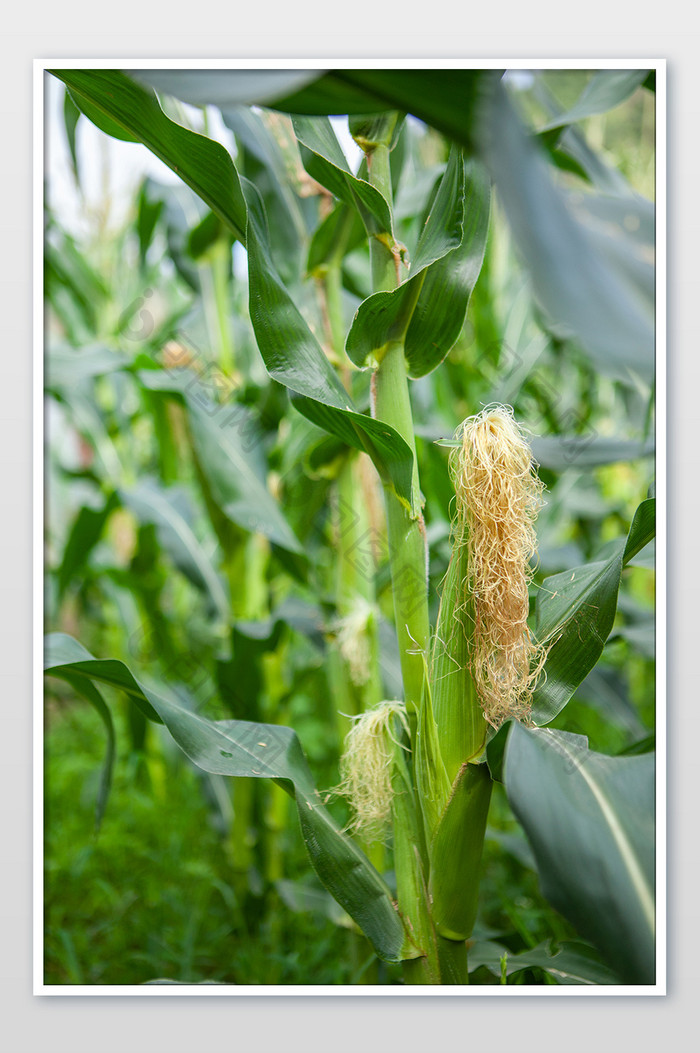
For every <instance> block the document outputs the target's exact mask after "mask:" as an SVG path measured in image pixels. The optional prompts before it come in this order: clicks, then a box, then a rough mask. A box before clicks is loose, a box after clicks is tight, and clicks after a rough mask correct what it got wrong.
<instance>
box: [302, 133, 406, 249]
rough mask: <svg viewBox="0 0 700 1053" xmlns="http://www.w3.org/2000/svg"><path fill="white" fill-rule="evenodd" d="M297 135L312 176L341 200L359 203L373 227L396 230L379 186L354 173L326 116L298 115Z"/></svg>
mask: <svg viewBox="0 0 700 1053" xmlns="http://www.w3.org/2000/svg"><path fill="white" fill-rule="evenodd" d="M292 124H293V125H294V134H295V135H296V137H297V139H298V140H299V142H300V143H301V144H302V147H305V148H306V149H302V151H301V157H302V161H303V162H304V167H305V168H306V170H307V172H308V173H309V175H310V176H311V177H312V179H315V180H316V182H318V183H321V185H322V186H325V187H326V188H327V189H328V190H330V191H331V193H332V194H334V195H335V197H337V198H338V200H339V201H344V202H345V204H347V205H353V206H355V207H356V208H357V209H358V211H359V212H360V215H361V216H362V217H363V219H364V220H365V222H366V224H368V226H369V229H370V230H377V231H385V230H387V231H390V230H392V229H393V221H392V216H391V209H390V208H389V205H388V203H387V202H386V201H385V200H384V197H383V196H382V194H381V193H380V191H379V190H377V188H376V187H375V186H372V184H371V183H368V182H367V180H366V179H361V178H359V177H358V176H356V175H354V174H353V173H352V172H351V171H350V168H349V166H348V163H347V160H346V158H345V154H344V153H343V150H342V148H341V146H340V143H339V142H338V139H337V136H336V134H335V131H334V130H333V126H332V124H331V122H330V121H329V120H328V119H327V118H326V117H316V118H311V117H294V118H293V119H292Z"/></svg>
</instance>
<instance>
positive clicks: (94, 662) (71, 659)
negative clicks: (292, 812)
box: [45, 633, 418, 961]
mask: <svg viewBox="0 0 700 1053" xmlns="http://www.w3.org/2000/svg"><path fill="white" fill-rule="evenodd" d="M45 672H46V673H47V674H50V675H53V676H65V675H68V676H71V677H78V678H83V679H86V680H87V681H89V682H92V681H97V682H98V683H107V684H110V685H112V686H114V687H117V688H121V689H122V690H124V691H126V693H127V694H128V695H129V697H130V698H132V699H133V700H134V701H135V702H136V703H137V705H139V706H140V708H141V709H142V710H143V712H144V713H145V715H146V716H148V717H149V719H151V720H155V721H157V722H158V723H163V724H165V726H166V727H167V729H168V731H169V732H170V734H171V735H172V736H173V738H174V739H175V741H176V742H177V744H178V746H179V747H180V748H181V749H182V750H183V752H184V753H186V754H187V756H188V757H189V758H190V760H192V761H193V762H194V763H195V764H196V765H197V766H198V767H200V768H202V769H203V770H204V771H207V772H210V773H212V774H215V775H229V776H244V777H248V778H250V777H253V778H268V779H273V780H274V781H275V782H277V783H279V785H280V786H282V788H283V789H284V790H285V791H286V792H287V793H288V794H289V795H290V796H291V797H293V798H294V800H295V802H296V805H297V812H298V815H299V822H300V824H301V831H302V836H303V839H304V843H305V845H306V848H307V851H308V853H309V857H310V859H311V863H312V866H313V868H314V870H315V871H316V873H317V875H318V877H319V879H320V881H321V883H322V884H323V885H324V887H325V888H326V889H328V891H329V892H330V893H331V894H332V895H333V897H334V898H335V899H336V901H337V902H338V903H339V904H340V906H341V907H342V908H343V909H344V910H345V911H347V913H348V914H349V915H350V917H352V918H353V919H354V921H355V922H356V923H357V924H358V925H359V926H360V928H361V929H362V931H363V932H364V933H365V935H366V936H367V938H368V939H369V940H370V942H371V943H372V945H373V947H374V949H375V951H376V953H377V954H378V955H379V957H381V958H384V959H385V960H387V961H399V960H401V959H402V958H404V957H412V956H414V955H415V954H416V953H418V952H417V951H416V950H415V948H413V947H412V946H411V945H410V943H409V941H408V939H407V937H406V934H405V932H404V927H403V924H402V922H401V919H400V917H399V915H398V913H397V911H396V909H395V906H394V903H393V901H392V898H391V893H390V891H389V888H388V887H387V885H386V884H385V882H384V881H383V879H382V878H381V877H380V875H379V874H378V873H377V871H376V870H375V868H374V867H373V866H372V864H371V863H370V862H369V860H368V859H367V857H366V856H365V855H364V853H363V852H362V851H361V850H360V849H359V848H358V847H357V845H356V844H355V843H354V842H353V841H352V840H351V839H350V838H349V837H348V836H347V835H346V834H344V833H343V832H342V831H341V830H340V829H339V827H338V826H337V824H336V823H335V821H334V820H333V818H332V817H331V815H330V813H329V812H328V811H326V809H325V808H324V807H323V805H322V804H321V802H320V799H319V797H318V794H317V793H316V790H315V789H314V785H313V780H312V777H311V773H310V772H309V768H308V765H307V762H306V758H305V756H304V753H303V751H302V748H301V745H300V743H299V740H298V738H297V736H296V734H295V733H294V732H293V731H292V729H291V728H286V727H282V726H280V725H272V724H255V723H250V722H248V721H237V720H221V721H212V720H208V719H206V718H205V717H202V716H200V715H199V714H197V713H195V712H193V711H192V710H189V709H185V708H184V707H183V706H182V705H180V704H179V703H178V702H176V701H175V700H174V699H172V698H170V697H167V696H166V695H165V694H163V693H162V691H161V689H158V690H157V691H156V690H154V689H153V688H150V687H147V686H145V685H144V684H143V683H141V682H140V681H139V680H137V679H136V678H135V677H134V676H133V674H132V673H131V672H130V670H129V669H128V668H127V667H126V666H125V665H124V664H123V663H122V662H119V661H116V660H107V661H102V660H99V659H95V658H93V656H92V655H91V654H90V653H89V652H88V651H86V650H85V648H84V647H83V646H82V645H81V644H80V643H78V641H77V640H74V639H73V638H72V637H70V636H66V635H65V634H63V633H53V634H51V635H50V636H49V637H47V641H46V658H45Z"/></svg>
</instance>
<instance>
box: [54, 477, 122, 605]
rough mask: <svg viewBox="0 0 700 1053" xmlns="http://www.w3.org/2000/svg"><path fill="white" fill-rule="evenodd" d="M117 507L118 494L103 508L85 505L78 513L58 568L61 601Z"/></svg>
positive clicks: (107, 499)
mask: <svg viewBox="0 0 700 1053" xmlns="http://www.w3.org/2000/svg"><path fill="white" fill-rule="evenodd" d="M116 505H117V497H116V494H114V493H112V494H110V495H109V497H107V498H106V500H105V501H104V503H103V505H102V507H101V508H90V507H89V506H87V505H84V506H83V507H82V508H81V509H80V511H79V512H78V514H77V516H76V517H75V520H74V521H73V525H72V527H71V529H70V533H69V535H68V540H67V541H66V545H65V548H64V550H63V559H62V560H61V565H60V566H59V568H58V596H59V600H60V599H61V598H62V597H63V596H64V595H65V593H66V590H67V589H68V587H69V586H70V584H71V582H72V581H74V579H75V578H76V577H77V576H78V575H79V574H80V573H81V572H82V571H83V570H84V568H85V567H86V566H87V564H88V561H89V559H90V553H91V552H92V550H93V549H94V547H95V545H96V544H97V542H98V541H99V540H100V538H101V537H102V531H103V530H104V526H105V523H106V522H107V520H108V519H109V517H110V515H111V514H112V512H113V510H114V508H115V507H116Z"/></svg>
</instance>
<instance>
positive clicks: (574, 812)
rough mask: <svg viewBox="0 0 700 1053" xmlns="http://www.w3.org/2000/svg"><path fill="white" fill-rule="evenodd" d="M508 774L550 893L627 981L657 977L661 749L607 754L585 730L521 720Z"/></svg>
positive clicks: (516, 726)
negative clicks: (657, 767)
mask: <svg viewBox="0 0 700 1053" xmlns="http://www.w3.org/2000/svg"><path fill="white" fill-rule="evenodd" d="M505 783H506V790H507V793H508V799H509V801H510V804H511V807H512V808H513V811H514V812H515V814H516V816H517V818H518V819H519V821H520V822H521V824H522V825H523V827H524V828H525V832H526V834H527V836H528V839H529V841H530V843H531V845H532V849H533V851H534V853H535V859H536V861H537V868H538V871H539V875H540V882H541V885H542V891H543V893H544V895H545V896H546V897H547V899H548V900H549V901H550V902H551V903H552V905H553V906H554V907H555V908H556V909H557V910H559V911H560V912H561V913H562V914H563V915H564V916H565V917H566V918H568V920H569V921H570V922H571V923H572V925H574V927H575V928H576V930H577V931H578V932H580V933H581V935H582V936H584V937H585V938H586V939H589V940H590V941H591V942H592V943H594V944H595V946H596V947H597V948H598V950H599V951H600V952H601V954H602V955H603V957H604V958H605V960H606V961H607V962H608V964H609V965H610V966H611V967H612V968H613V969H614V970H615V972H617V973H618V974H619V976H620V978H621V980H622V981H623V982H626V983H634V984H653V983H654V975H655V928H654V926H655V920H654V919H655V908H654V757H653V755H652V754H645V755H643V756H639V757H606V756H604V755H603V754H600V753H594V752H593V751H591V750H589V749H588V745H587V743H586V741H585V739H582V738H581V736H574V735H567V734H566V733H565V732H560V731H552V730H550V729H539V728H534V729H529V728H525V727H524V726H523V725H521V724H518V723H517V722H516V723H513V725H512V727H511V730H510V735H509V737H508V745H507V747H506V760H505Z"/></svg>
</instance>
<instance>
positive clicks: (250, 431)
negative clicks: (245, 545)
mask: <svg viewBox="0 0 700 1053" xmlns="http://www.w3.org/2000/svg"><path fill="white" fill-rule="evenodd" d="M217 378H218V374H217V375H215V376H214V377H213V379H211V380H210V381H209V383H210V384H212V385H214V384H215V381H216V380H217ZM139 379H140V381H141V383H142V384H143V385H144V387H147V388H149V389H150V390H151V391H163V392H166V393H170V394H173V395H179V396H181V397H182V398H183V399H184V402H185V405H186V407H187V413H188V422H189V426H190V433H191V435H192V442H193V445H194V449H195V451H196V454H197V458H198V461H199V464H200V465H201V468H202V471H203V472H204V473H205V475H206V477H207V481H208V483H209V485H210V487H211V490H212V493H213V495H214V498H215V500H216V501H217V503H218V505H219V506H220V508H221V509H222V511H223V512H224V514H225V515H226V516H228V518H229V519H231V520H232V521H233V522H234V523H237V524H238V525H239V526H241V527H243V529H244V530H250V531H253V532H256V533H259V534H263V535H264V536H265V537H267V538H269V539H270V541H272V542H274V544H276V545H280V546H281V547H282V548H284V549H286V550H287V551H288V552H295V553H297V554H301V553H302V552H303V549H302V546H301V544H300V542H299V540H298V538H297V537H296V536H295V535H294V533H293V531H292V529H291V527H290V526H289V524H288V523H287V520H286V519H285V517H284V514H283V512H282V510H281V508H280V506H279V504H278V503H277V501H276V500H275V498H274V497H273V496H272V494H271V493H270V491H269V490H268V488H267V482H266V480H265V477H264V467H263V466H262V465H261V464H259V463H258V457H257V454H256V448H257V447H259V445H260V442H261V436H260V433H259V429H258V425H257V423H256V421H255V418H254V417H253V416H252V415H251V414H250V411H249V410H247V409H246V408H245V407H244V406H242V405H240V404H238V403H231V402H230V401H229V402H225V403H219V404H216V403H214V402H212V401H211V399H210V398H209V393H208V382H207V378H206V377H205V378H204V379H201V378H200V377H198V376H197V375H196V374H195V373H192V372H191V371H190V370H187V369H171V370H159V369H145V370H141V371H140V373H139Z"/></svg>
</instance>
